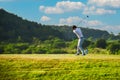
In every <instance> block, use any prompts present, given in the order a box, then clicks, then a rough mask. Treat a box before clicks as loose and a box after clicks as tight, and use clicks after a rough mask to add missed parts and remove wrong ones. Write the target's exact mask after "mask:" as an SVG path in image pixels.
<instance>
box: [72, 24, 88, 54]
mask: <svg viewBox="0 0 120 80" xmlns="http://www.w3.org/2000/svg"><path fill="white" fill-rule="evenodd" d="M72 28H73V32H74V33H75V34H76V36H77V37H78V45H77V53H76V55H79V53H80V51H81V53H82V55H83V56H84V55H86V54H87V53H88V52H87V49H86V50H84V49H83V48H82V44H83V42H84V36H83V34H82V31H81V29H80V28H78V27H77V26H75V25H73V27H72Z"/></svg>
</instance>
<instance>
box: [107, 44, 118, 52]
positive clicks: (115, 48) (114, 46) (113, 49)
mask: <svg viewBox="0 0 120 80" xmlns="http://www.w3.org/2000/svg"><path fill="white" fill-rule="evenodd" d="M107 50H109V52H110V54H119V52H120V43H113V44H110V45H109V46H108V47H107Z"/></svg>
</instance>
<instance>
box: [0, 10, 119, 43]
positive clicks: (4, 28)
mask: <svg viewBox="0 0 120 80" xmlns="http://www.w3.org/2000/svg"><path fill="white" fill-rule="evenodd" d="M78 27H79V26H78ZM81 29H82V32H83V34H84V35H85V37H86V38H89V37H91V36H92V38H93V39H96V38H99V37H102V38H104V39H107V38H108V37H109V33H108V32H107V31H101V30H95V29H89V28H81ZM51 36H52V37H53V38H55V37H58V38H60V39H63V40H66V41H68V40H69V41H70V40H73V39H75V38H76V36H75V34H73V32H72V28H71V27H68V26H54V25H42V24H38V23H36V22H33V21H28V20H25V19H22V18H21V17H18V16H17V15H14V14H12V13H8V12H7V11H5V10H3V9H0V41H1V42H2V41H3V42H17V41H21V42H32V41H33V39H34V38H35V37H36V38H38V39H39V40H42V41H44V40H48V39H49V38H50V37H51ZM115 39H117V37H115Z"/></svg>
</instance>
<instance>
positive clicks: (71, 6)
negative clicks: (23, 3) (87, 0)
mask: <svg viewBox="0 0 120 80" xmlns="http://www.w3.org/2000/svg"><path fill="white" fill-rule="evenodd" d="M83 7H85V5H84V4H83V3H81V2H71V1H61V2H57V3H56V5H55V6H53V7H48V6H47V7H46V6H40V7H39V9H40V10H41V11H43V12H45V13H46V14H61V13H65V12H71V11H74V10H81V9H83Z"/></svg>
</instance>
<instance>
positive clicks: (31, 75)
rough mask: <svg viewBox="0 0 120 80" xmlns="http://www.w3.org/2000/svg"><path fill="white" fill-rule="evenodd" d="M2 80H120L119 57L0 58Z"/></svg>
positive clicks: (97, 55)
mask: <svg viewBox="0 0 120 80" xmlns="http://www.w3.org/2000/svg"><path fill="white" fill-rule="evenodd" d="M0 80H120V55H103V54H100V55H99V54H88V55H86V56H81V55H79V56H75V55H74V54H1V55H0Z"/></svg>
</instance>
